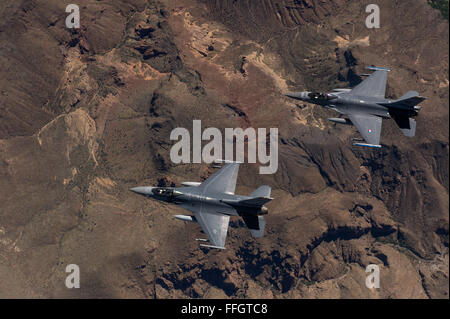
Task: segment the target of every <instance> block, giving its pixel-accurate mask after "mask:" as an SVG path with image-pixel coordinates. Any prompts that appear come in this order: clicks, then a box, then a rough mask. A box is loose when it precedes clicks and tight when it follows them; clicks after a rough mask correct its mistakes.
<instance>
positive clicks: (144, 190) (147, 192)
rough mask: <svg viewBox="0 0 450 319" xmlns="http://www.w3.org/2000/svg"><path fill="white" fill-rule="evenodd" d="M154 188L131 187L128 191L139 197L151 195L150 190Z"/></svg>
mask: <svg viewBox="0 0 450 319" xmlns="http://www.w3.org/2000/svg"><path fill="white" fill-rule="evenodd" d="M153 188H154V187H150V186H139V187H133V188H130V191H132V192H133V193H136V194H139V195H145V196H148V195H152V194H153V193H152V189H153Z"/></svg>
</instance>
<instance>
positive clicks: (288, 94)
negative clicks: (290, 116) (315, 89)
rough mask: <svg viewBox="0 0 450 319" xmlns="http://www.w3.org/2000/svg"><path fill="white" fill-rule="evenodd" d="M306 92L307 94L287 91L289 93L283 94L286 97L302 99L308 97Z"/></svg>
mask: <svg viewBox="0 0 450 319" xmlns="http://www.w3.org/2000/svg"><path fill="white" fill-rule="evenodd" d="M307 94H308V92H289V93H285V94H284V95H286V96H287V97H290V98H292V99H296V100H303V99H305V98H307V97H308V95H307Z"/></svg>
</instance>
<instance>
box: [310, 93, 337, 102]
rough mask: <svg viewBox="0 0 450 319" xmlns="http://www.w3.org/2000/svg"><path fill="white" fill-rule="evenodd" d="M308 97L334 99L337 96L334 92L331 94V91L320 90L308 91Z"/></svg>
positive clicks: (325, 99)
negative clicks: (323, 91)
mask: <svg viewBox="0 0 450 319" xmlns="http://www.w3.org/2000/svg"><path fill="white" fill-rule="evenodd" d="M308 97H309V98H310V99H311V100H324V101H328V100H334V99H335V98H336V96H334V95H332V94H329V93H318V92H311V93H308Z"/></svg>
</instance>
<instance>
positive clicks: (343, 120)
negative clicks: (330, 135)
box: [328, 117, 352, 125]
mask: <svg viewBox="0 0 450 319" xmlns="http://www.w3.org/2000/svg"><path fill="white" fill-rule="evenodd" d="M328 121H331V122H335V123H339V124H347V125H352V122H351V121H350V120H349V119H342V118H338V117H332V118H329V119H328Z"/></svg>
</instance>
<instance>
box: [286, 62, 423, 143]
mask: <svg viewBox="0 0 450 319" xmlns="http://www.w3.org/2000/svg"><path fill="white" fill-rule="evenodd" d="M368 69H370V70H374V71H375V72H374V73H372V74H370V75H369V77H368V78H367V79H365V80H364V81H362V82H361V83H360V84H358V85H357V86H355V87H354V88H352V89H335V90H333V91H332V92H329V93H314V92H296V93H288V94H286V96H288V97H291V98H294V99H298V100H302V101H305V102H309V103H313V104H317V105H321V106H324V107H326V108H329V109H332V110H335V111H337V112H339V113H341V114H343V115H344V116H346V118H329V119H328V120H330V121H333V122H335V123H340V124H350V125H354V126H355V127H356V129H357V130H358V131H359V133H360V134H361V135H362V137H363V138H364V140H365V141H366V143H354V145H357V146H368V147H376V148H380V147H381V145H380V134H381V124H382V119H387V118H392V119H394V121H395V122H396V123H397V125H398V126H399V127H400V130H401V131H402V133H403V134H404V135H405V136H410V137H412V136H414V135H415V132H416V121H415V120H414V119H413V118H412V117H413V116H416V115H417V114H418V112H419V110H420V106H418V104H419V103H421V102H422V101H424V100H425V98H424V97H421V96H419V93H417V92H416V91H409V92H408V93H406V94H405V95H403V96H402V97H400V98H399V99H397V100H390V99H386V98H385V91H386V79H387V72H389V71H390V70H389V69H387V68H380V67H374V66H372V67H368Z"/></svg>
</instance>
